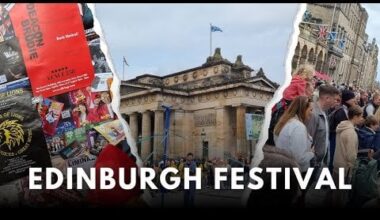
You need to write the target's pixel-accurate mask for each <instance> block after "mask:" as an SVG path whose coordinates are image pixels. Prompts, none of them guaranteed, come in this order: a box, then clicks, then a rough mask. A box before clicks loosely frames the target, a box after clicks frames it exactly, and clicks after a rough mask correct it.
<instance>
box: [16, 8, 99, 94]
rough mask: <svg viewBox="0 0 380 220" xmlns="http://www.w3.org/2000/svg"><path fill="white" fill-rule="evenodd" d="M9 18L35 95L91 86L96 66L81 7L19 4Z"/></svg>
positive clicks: (64, 91) (58, 92) (59, 92)
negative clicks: (93, 63) (92, 59)
mask: <svg viewBox="0 0 380 220" xmlns="http://www.w3.org/2000/svg"><path fill="white" fill-rule="evenodd" d="M9 15H10V17H11V20H12V23H13V27H14V31H15V33H16V37H17V38H18V40H19V42H20V47H21V51H22V55H23V58H24V62H25V66H26V70H27V74H28V77H29V79H30V81H31V85H32V88H33V94H34V96H40V95H41V96H43V97H51V96H54V95H57V94H62V93H66V92H69V91H73V90H75V89H79V88H83V87H86V86H90V85H91V83H92V81H93V79H94V67H93V65H92V61H91V55H90V50H89V47H88V44H87V41H86V36H85V32H84V26H83V22H82V17H81V15H80V12H79V7H78V4H76V3H70V4H68V3H64V4H63V3H59V4H58V3H55V4H42V3H41V4H40V3H25V4H21V3H20V4H15V5H14V6H13V8H12V9H11V10H10V12H9Z"/></svg>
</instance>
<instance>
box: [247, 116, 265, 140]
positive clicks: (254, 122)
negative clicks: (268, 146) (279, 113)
mask: <svg viewBox="0 0 380 220" xmlns="http://www.w3.org/2000/svg"><path fill="white" fill-rule="evenodd" d="M263 123H264V116H263V115H260V114H251V113H246V114H245V131H246V136H247V140H258V139H259V137H260V132H261V128H262V125H263Z"/></svg>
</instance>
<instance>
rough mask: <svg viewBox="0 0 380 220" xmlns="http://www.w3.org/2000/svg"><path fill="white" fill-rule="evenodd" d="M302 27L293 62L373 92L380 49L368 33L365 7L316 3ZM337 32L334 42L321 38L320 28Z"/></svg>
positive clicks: (310, 6)
mask: <svg viewBox="0 0 380 220" xmlns="http://www.w3.org/2000/svg"><path fill="white" fill-rule="evenodd" d="M307 13H309V16H308V17H306V18H305V16H304V19H303V22H301V23H300V25H299V28H300V34H299V37H298V44H297V47H296V50H295V54H294V57H293V60H292V68H293V70H295V69H296V68H297V67H298V66H299V65H301V64H306V63H307V64H311V65H314V66H315V68H316V71H319V72H323V73H326V74H328V75H329V76H331V77H332V79H333V80H334V81H335V82H336V83H338V84H341V83H345V84H349V85H350V84H351V85H353V86H358V87H360V88H363V89H372V88H373V87H374V85H375V84H374V82H375V79H376V75H377V61H378V58H377V55H378V46H377V43H376V39H372V40H370V39H368V38H369V37H368V35H367V34H366V32H365V29H366V26H367V22H368V13H367V11H366V10H365V9H364V8H363V7H362V6H361V4H348V3H313V4H308V5H307ZM321 27H325V28H326V31H327V32H335V33H336V35H335V37H334V38H333V39H331V38H330V40H329V38H328V34H327V35H326V36H325V37H322V38H321V37H320V28H321Z"/></svg>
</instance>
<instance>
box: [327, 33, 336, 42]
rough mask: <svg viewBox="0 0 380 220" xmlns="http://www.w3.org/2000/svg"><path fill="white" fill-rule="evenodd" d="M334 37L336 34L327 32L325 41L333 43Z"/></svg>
mask: <svg viewBox="0 0 380 220" xmlns="http://www.w3.org/2000/svg"><path fill="white" fill-rule="evenodd" d="M336 35H337V32H329V34H328V36H327V40H329V41H335V38H336Z"/></svg>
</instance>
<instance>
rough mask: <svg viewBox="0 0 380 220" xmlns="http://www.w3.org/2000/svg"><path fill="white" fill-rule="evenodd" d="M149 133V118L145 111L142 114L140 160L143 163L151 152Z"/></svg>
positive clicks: (150, 134)
mask: <svg viewBox="0 0 380 220" xmlns="http://www.w3.org/2000/svg"><path fill="white" fill-rule="evenodd" d="M151 136H152V133H151V116H150V112H149V111H145V112H143V114H142V135H141V139H142V140H141V159H142V160H143V161H145V160H146V158H147V157H148V156H149V154H150V153H151V152H152V144H151V141H150V138H151Z"/></svg>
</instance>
